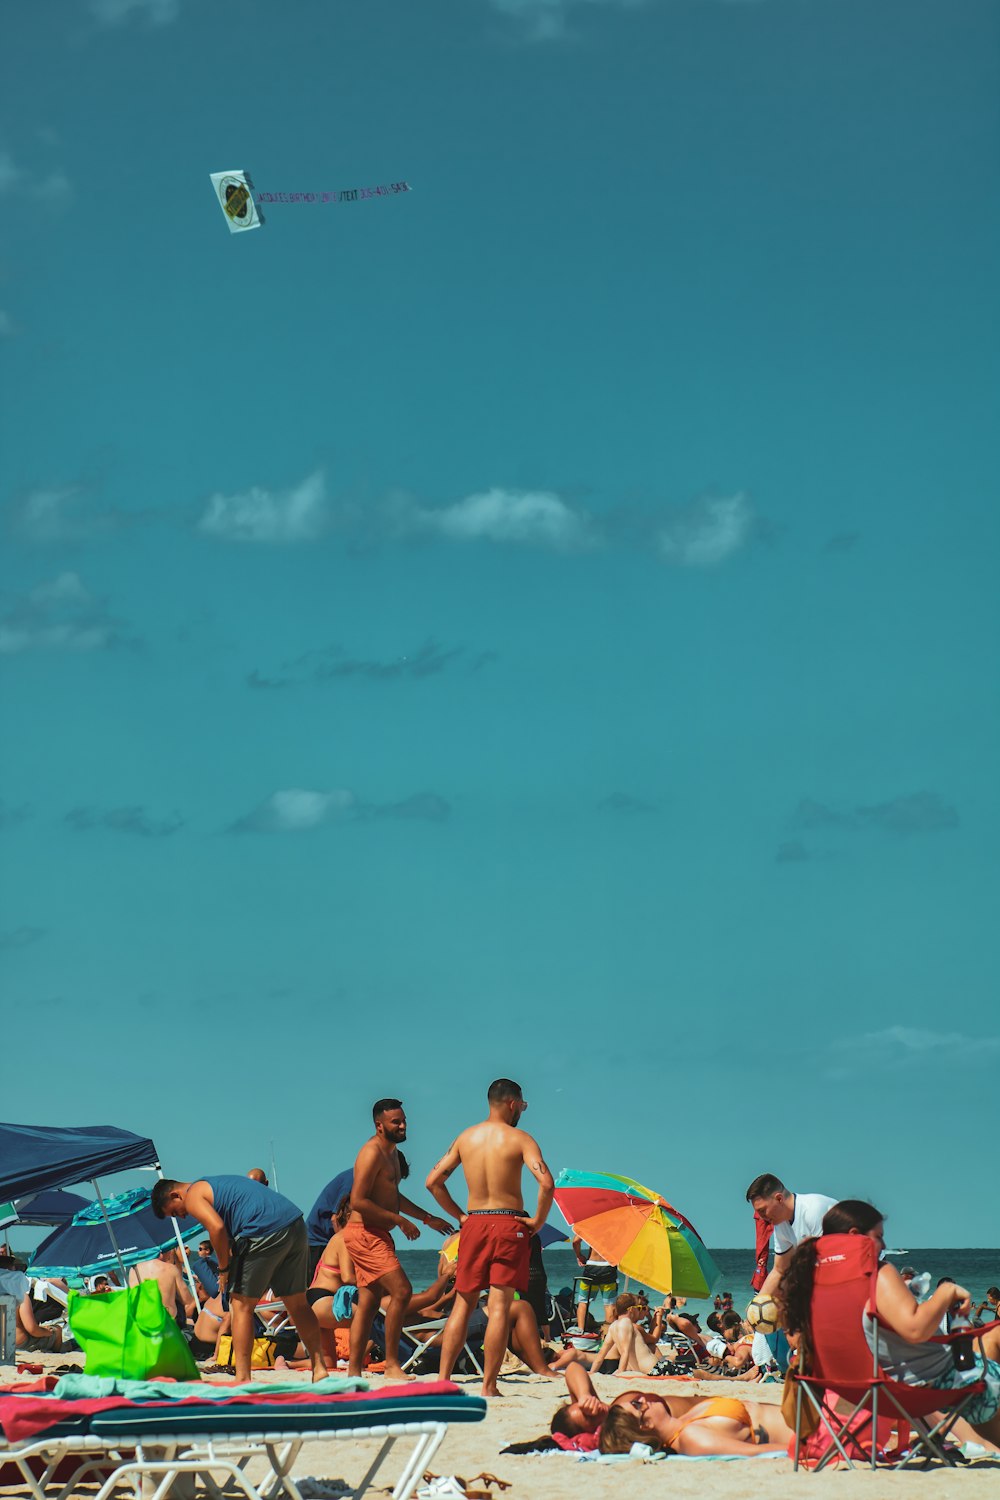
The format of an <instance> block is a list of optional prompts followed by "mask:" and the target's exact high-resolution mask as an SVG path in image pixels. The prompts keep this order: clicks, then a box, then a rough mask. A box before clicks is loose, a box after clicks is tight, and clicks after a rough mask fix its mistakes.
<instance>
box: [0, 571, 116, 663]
mask: <svg viewBox="0 0 1000 1500" xmlns="http://www.w3.org/2000/svg"><path fill="white" fill-rule="evenodd" d="M123 639H124V637H123V635H122V633H121V630H120V627H119V624H118V622H117V621H115V620H113V619H112V618H111V616H110V615H109V614H108V613H107V609H106V606H105V604H104V602H103V601H102V600H100V599H95V598H94V596H93V595H92V594H91V593H90V592H89V591H88V590H87V588H86V587H85V585H84V583H83V580H82V579H81V578H80V576H79V574H78V573H60V574H59V575H58V576H57V577H56V578H51V579H48V580H46V581H45V582H44V583H40V584H38V585H37V586H36V587H35V588H34V589H32V590H31V592H30V593H29V594H26V595H25V596H24V597H23V598H21V599H17V600H15V602H14V604H13V606H12V607H11V609H10V610H9V611H8V612H7V614H6V615H5V616H4V617H3V619H0V656H18V655H20V654H21V653H22V652H25V651H100V650H102V649H103V648H104V647H107V646H114V645H120V644H121V643H122V641H123Z"/></svg>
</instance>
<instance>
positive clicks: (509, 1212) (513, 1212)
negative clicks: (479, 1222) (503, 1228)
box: [466, 1208, 528, 1219]
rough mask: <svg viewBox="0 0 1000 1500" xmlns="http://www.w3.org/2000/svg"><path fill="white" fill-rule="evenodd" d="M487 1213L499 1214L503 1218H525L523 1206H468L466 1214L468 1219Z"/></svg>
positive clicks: (526, 1213) (480, 1216) (483, 1216)
mask: <svg viewBox="0 0 1000 1500" xmlns="http://www.w3.org/2000/svg"><path fill="white" fill-rule="evenodd" d="M487 1214H500V1215H502V1217H503V1218H505V1219H526V1218H527V1217H528V1212H527V1209H524V1208H470V1209H469V1212H468V1213H467V1214H466V1218H468V1219H482V1218H485V1216H486V1215H487Z"/></svg>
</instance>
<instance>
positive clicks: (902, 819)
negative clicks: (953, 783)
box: [857, 792, 958, 834]
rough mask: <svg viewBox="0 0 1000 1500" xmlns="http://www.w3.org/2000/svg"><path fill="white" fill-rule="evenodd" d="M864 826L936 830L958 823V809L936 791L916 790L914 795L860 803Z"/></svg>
mask: <svg viewBox="0 0 1000 1500" xmlns="http://www.w3.org/2000/svg"><path fill="white" fill-rule="evenodd" d="M857 817H858V821H859V822H860V824H861V826H862V827H863V828H881V829H883V830H884V831H885V832H886V833H896V834H909V833H935V832H937V831H938V830H939V829H943V828H957V827H958V811H957V809H956V808H954V807H953V806H952V805H951V803H950V802H946V801H945V799H944V798H943V797H940V796H938V794H937V792H915V793H914V794H913V796H911V797H893V798H892V800H891V801H889V802H878V803H876V804H875V806H874V807H859V808H858V810H857Z"/></svg>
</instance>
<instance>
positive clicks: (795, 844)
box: [774, 839, 809, 865]
mask: <svg viewBox="0 0 1000 1500" xmlns="http://www.w3.org/2000/svg"><path fill="white" fill-rule="evenodd" d="M808 858H809V850H808V849H807V848H806V846H805V844H803V843H801V842H800V840H799V839H790V840H789V841H788V843H785V844H779V845H778V851H777V853H776V854H775V856H774V859H775V863H776V864H779V865H801V864H804V863H805V861H806V860H807V859H808Z"/></svg>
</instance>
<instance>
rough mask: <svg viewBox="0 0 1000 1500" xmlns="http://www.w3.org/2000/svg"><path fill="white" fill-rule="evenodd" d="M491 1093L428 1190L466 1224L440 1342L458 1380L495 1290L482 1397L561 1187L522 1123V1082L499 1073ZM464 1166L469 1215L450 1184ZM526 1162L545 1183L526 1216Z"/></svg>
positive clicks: (444, 1371)
mask: <svg viewBox="0 0 1000 1500" xmlns="http://www.w3.org/2000/svg"><path fill="white" fill-rule="evenodd" d="M487 1098H488V1100H489V1106H490V1113H489V1118H488V1119H486V1120H483V1121H482V1122H481V1123H480V1124H479V1125H470V1126H469V1127H468V1129H467V1130H463V1131H462V1133H461V1135H460V1136H459V1137H458V1139H457V1140H456V1141H455V1142H454V1143H453V1145H451V1146H450V1147H449V1149H448V1150H447V1151H446V1152H445V1154H444V1156H442V1158H441V1160H440V1161H439V1162H438V1164H437V1166H436V1167H435V1168H434V1170H433V1172H432V1173H431V1174H430V1176H429V1177H428V1179H427V1190H428V1192H429V1193H431V1195H432V1196H433V1197H434V1198H436V1199H437V1201H438V1203H439V1204H440V1205H441V1207H442V1208H443V1209H444V1211H445V1213H447V1214H452V1215H453V1216H454V1217H455V1218H457V1219H458V1220H459V1222H460V1223H461V1226H462V1234H461V1238H460V1239H459V1242H458V1275H457V1277H456V1280H455V1293H456V1295H455V1305H454V1307H453V1308H452V1310H451V1316H450V1317H449V1319H448V1323H447V1325H446V1327H445V1330H444V1336H443V1337H442V1340H441V1379H442V1380H449V1379H450V1378H451V1372H452V1370H453V1369H454V1366H455V1360H456V1359H457V1358H458V1351H459V1350H460V1349H461V1347H462V1345H463V1343H464V1342H465V1331H466V1328H467V1327H468V1324H469V1318H470V1316H471V1315H472V1311H473V1308H474V1307H475V1306H476V1304H477V1303H478V1301H479V1294H480V1293H481V1292H483V1291H485V1290H486V1288H487V1287H489V1292H490V1295H489V1303H488V1304H487V1312H488V1315H489V1324H488V1326H487V1329H486V1340H485V1346H484V1350H483V1395H484V1396H498V1395H499V1394H500V1392H499V1391H498V1390H497V1375H498V1373H499V1370H500V1366H501V1364H502V1362H503V1356H504V1350H505V1349H506V1347H507V1327H508V1323H509V1318H510V1307H511V1303H512V1302H513V1300H514V1293H515V1292H522V1293H523V1292H526V1291H527V1289H528V1263H529V1257H530V1253H531V1236H532V1235H533V1234H537V1232H538V1230H539V1229H540V1228H541V1226H542V1225H543V1224H544V1223H545V1220H546V1218H547V1217H548V1212H549V1209H550V1208H551V1207H552V1189H553V1186H554V1184H553V1181H552V1173H551V1172H550V1171H549V1169H548V1167H547V1166H546V1165H545V1162H544V1161H543V1160H542V1153H541V1151H540V1150H539V1149H538V1143H537V1142H536V1141H533V1140H532V1138H531V1136H530V1135H528V1134H527V1132H526V1131H524V1130H519V1129H518V1128H517V1127H518V1121H519V1120H520V1118H521V1116H522V1115H523V1114H524V1111H525V1110H526V1109H527V1107H528V1106H527V1103H526V1102H525V1099H524V1097H523V1096H522V1094H521V1085H520V1084H519V1083H514V1082H513V1081H512V1080H511V1079H510V1078H498V1079H497V1080H496V1081H495V1082H494V1083H491V1084H490V1088H489V1093H488V1095H487ZM459 1165H461V1167H462V1170H463V1171H464V1172H465V1181H466V1185H467V1187H468V1191H469V1209H468V1212H467V1213H463V1212H462V1210H461V1209H460V1208H459V1206H458V1204H457V1203H456V1202H455V1200H454V1198H453V1197H452V1196H451V1194H450V1193H449V1191H448V1189H447V1187H446V1185H445V1184H446V1182H447V1180H448V1178H449V1177H450V1176H451V1174H452V1172H454V1170H455V1168H456V1167H457V1166H459ZM524 1167H527V1169H528V1171H529V1172H530V1173H531V1175H532V1176H533V1177H534V1178H535V1180H536V1181H537V1183H538V1206H537V1208H536V1209H535V1213H534V1217H533V1218H529V1217H528V1215H527V1214H526V1213H525V1210H524V1200H523V1198H522V1196H521V1172H522V1169H523V1168H524Z"/></svg>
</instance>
